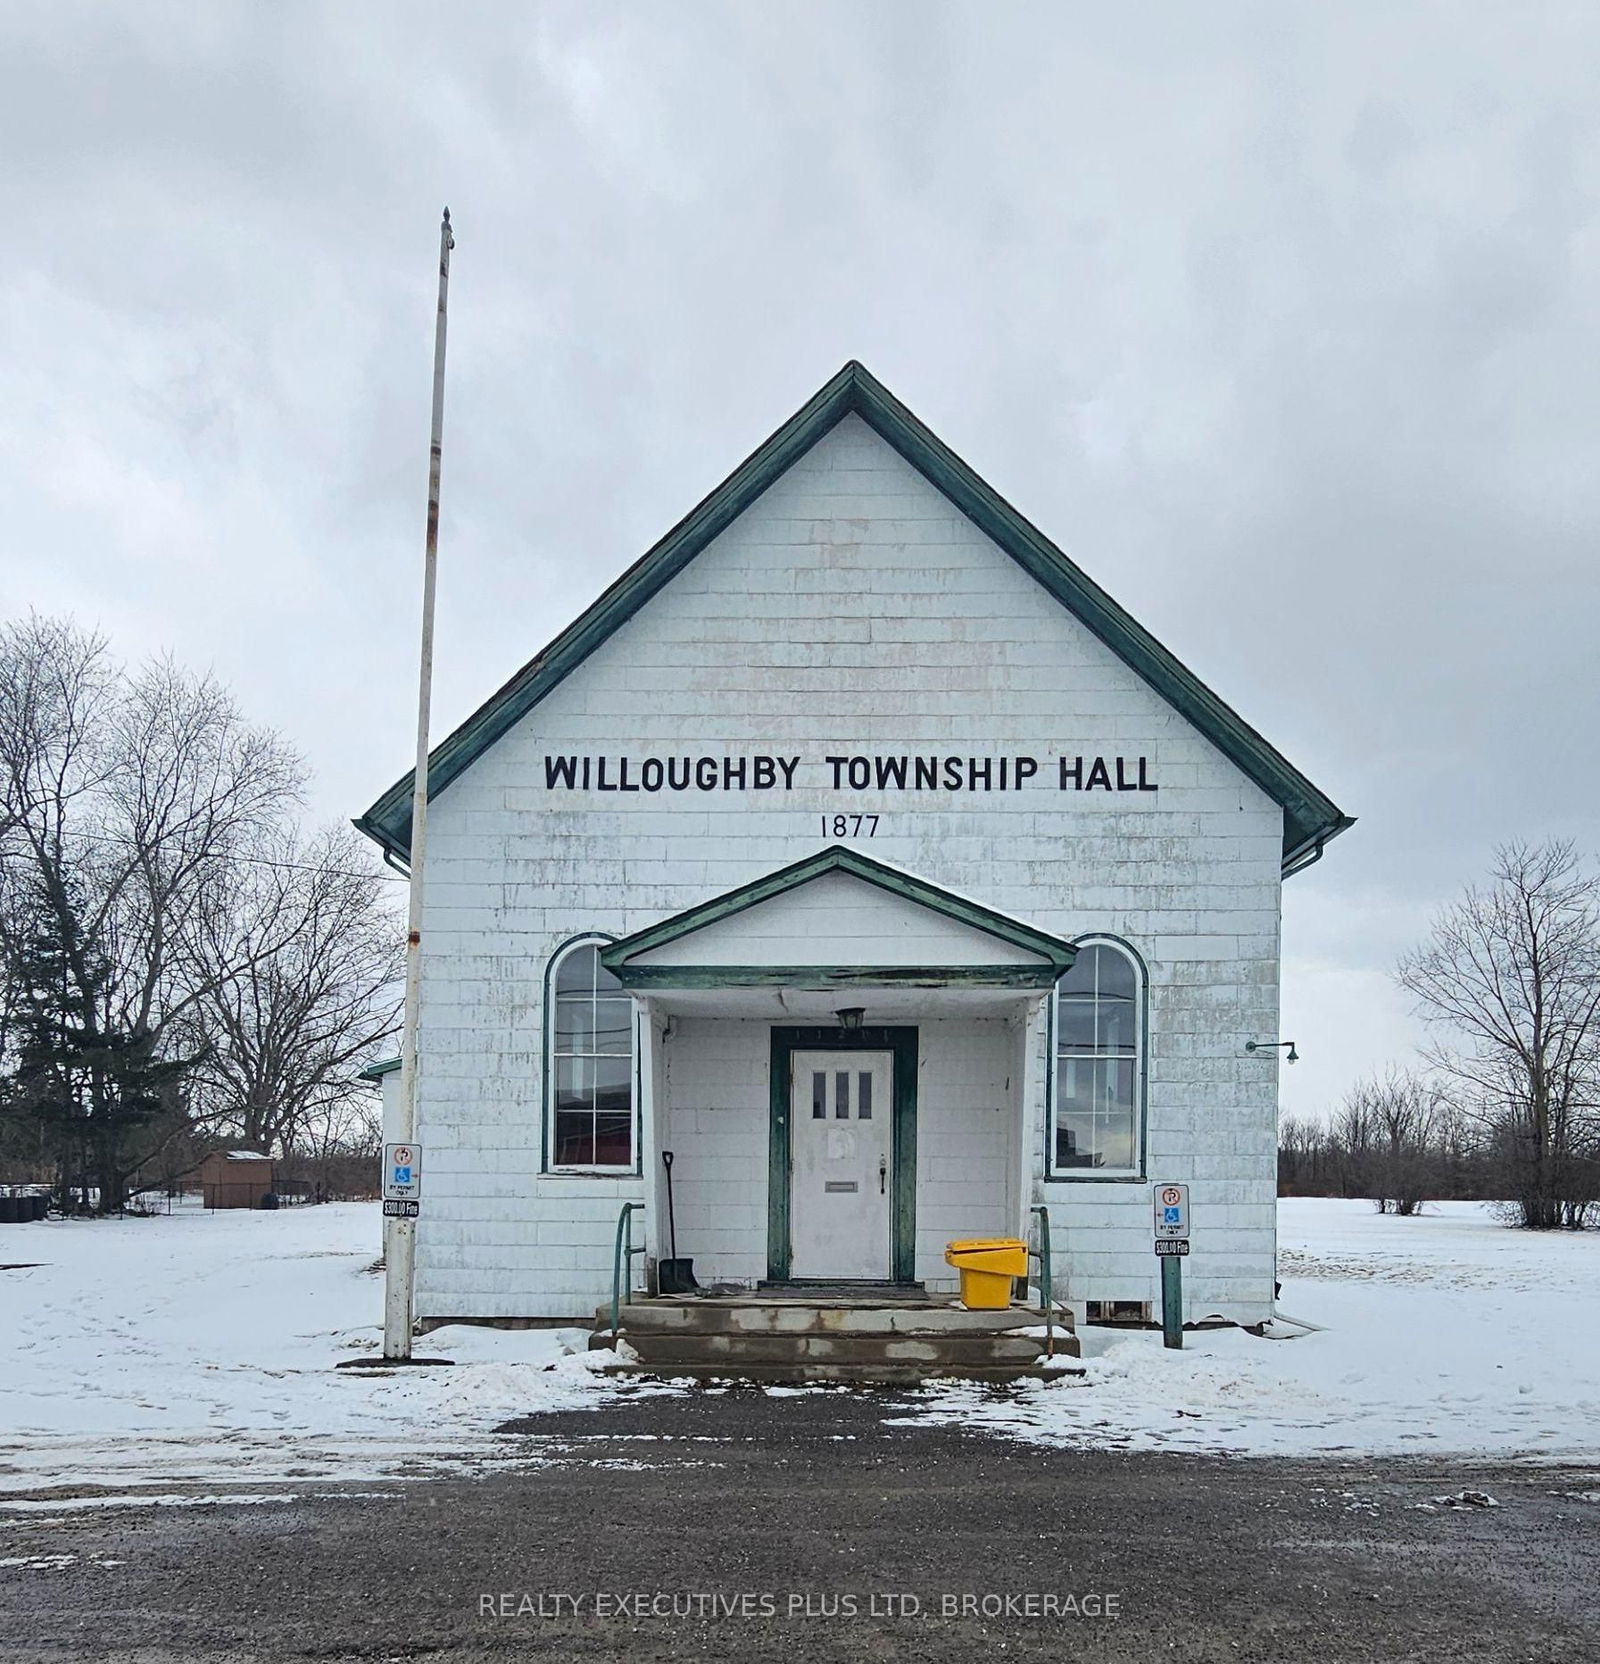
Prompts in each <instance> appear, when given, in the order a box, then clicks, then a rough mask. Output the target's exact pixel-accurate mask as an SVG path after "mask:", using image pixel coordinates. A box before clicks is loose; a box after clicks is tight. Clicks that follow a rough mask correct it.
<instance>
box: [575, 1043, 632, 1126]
mask: <svg viewBox="0 0 1600 1664" xmlns="http://www.w3.org/2000/svg"><path fill="white" fill-rule="evenodd" d="M583 1061H584V1064H585V1067H586V1068H587V1069H588V1070H589V1079H590V1080H591V1081H592V1082H593V1083H594V1085H593V1092H594V1107H595V1108H596V1109H597V1110H599V1111H600V1112H601V1113H602V1114H611V1115H628V1116H631V1115H632V1114H633V1059H632V1058H628V1057H595V1058H585V1059H584V1060H583Z"/></svg>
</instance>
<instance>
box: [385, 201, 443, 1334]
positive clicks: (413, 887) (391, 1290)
mask: <svg viewBox="0 0 1600 1664" xmlns="http://www.w3.org/2000/svg"><path fill="white" fill-rule="evenodd" d="M455 246H456V240H455V238H454V236H452V235H451V231H450V210H449V209H448V208H446V209H445V211H444V220H443V223H442V224H441V225H440V227H439V317H438V321H437V323H436V324H435V326H434V335H433V437H432V442H431V444H430V446H429V450H428V532H427V539H426V543H425V545H424V552H423V561H422V654H421V663H420V666H419V668H418V673H417V760H416V772H415V776H414V778H413V781H412V789H411V875H410V876H411V883H410V891H409V897H408V900H407V906H406V999H405V1012H404V1016H403V1019H402V1024H401V1029H400V1125H399V1129H398V1132H397V1138H396V1141H397V1142H400V1143H404V1144H415V1143H416V1141H417V1015H418V1012H419V1010H420V1008H421V1003H422V869H423V863H424V861H425V859H426V857H427V843H428V718H429V714H430V710H431V707H432V703H433V594H434V587H435V582H436V580H437V577H438V569H439V465H440V459H441V457H442V456H443V443H444V337H445V308H446V303H447V302H448V299H449V294H450V250H451V249H453V248H454V247H455ZM384 1224H385V1227H386V1229H385V1231H384V1267H385V1276H384V1290H383V1355H384V1357H385V1358H394V1359H406V1358H409V1357H410V1356H411V1327H412V1303H413V1302H412V1294H413V1284H414V1282H415V1275H416V1263H417V1222H416V1220H414V1219H387V1220H385V1221H384Z"/></svg>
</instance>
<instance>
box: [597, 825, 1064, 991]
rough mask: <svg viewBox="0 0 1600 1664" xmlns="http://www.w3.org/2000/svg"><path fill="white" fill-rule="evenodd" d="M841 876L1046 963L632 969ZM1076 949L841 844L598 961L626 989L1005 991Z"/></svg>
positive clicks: (655, 928)
mask: <svg viewBox="0 0 1600 1664" xmlns="http://www.w3.org/2000/svg"><path fill="white" fill-rule="evenodd" d="M835 872H842V873H847V874H849V876H850V877H852V878H859V879H861V880H862V881H863V882H864V883H867V884H872V885H876V886H877V888H878V889H880V890H886V891H888V892H889V894H890V895H894V896H899V897H900V898H901V899H902V900H905V901H909V902H912V903H914V904H915V905H916V906H918V907H926V908H927V909H928V910H929V911H930V912H934V913H940V914H942V915H943V916H944V917H945V918H947V919H953V920H955V921H956V922H957V923H958V924H964V925H967V926H969V927H970V928H971V929H973V930H980V931H982V932H983V933H984V934H985V935H986V936H992V937H994V938H995V940H996V941H1000V942H1007V943H1009V944H1010V945H1011V946H1012V947H1014V948H1021V949H1022V950H1023V952H1025V953H1034V954H1037V955H1038V956H1039V958H1040V960H1041V962H1042V963H1041V964H1039V965H1038V966H1032V965H972V966H947V967H942V968H941V967H939V966H917V967H911V966H905V965H900V966H893V967H889V966H882V967H880V966H868V967H857V968H853V969H844V968H840V967H837V966H827V965H792V966H775V967H774V966H767V967H755V966H737V965H712V966H704V967H701V966H685V965H672V966H667V965H635V964H634V963H633V961H634V960H635V959H637V958H638V957H639V956H640V955H641V954H645V953H649V952H650V951H651V950H652V949H654V948H659V947H665V946H666V945H667V943H669V942H677V941H681V940H682V939H683V938H684V937H685V936H692V935H693V934H694V933H695V932H696V931H697V930H704V929H705V928H706V926H707V925H712V924H716V923H718V922H719V921H721V920H723V919H727V918H732V917H733V915H734V914H736V913H743V912H745V911H746V910H747V909H748V908H751V907H757V906H759V905H760V904H761V903H762V902H764V901H770V900H771V899H772V898H773V897H774V896H781V895H786V894H787V893H788V892H789V891H790V890H795V889H798V888H799V887H800V886H801V885H803V884H809V883H811V882H812V880H813V879H817V878H821V877H823V876H824V875H825V874H827V873H835ZM1077 953H1078V950H1077V948H1076V947H1074V946H1073V944H1072V943H1071V942H1067V941H1063V940H1062V939H1061V938H1060V937H1059V936H1051V935H1050V934H1048V932H1046V931H1043V930H1037V929H1035V928H1034V926H1032V925H1030V924H1024V923H1023V922H1022V921H1021V920H1020V919H1013V918H1012V917H1010V915H1009V914H1006V913H997V912H995V910H994V909H993V908H992V907H985V906H983V904H982V903H981V902H976V901H969V900H967V898H966V897H965V896H958V895H954V894H952V893H951V892H950V891H949V890H941V889H940V888H939V886H938V885H937V884H930V883H929V882H928V881H927V879H925V878H918V877H917V876H916V874H915V873H909V872H903V871H902V870H901V869H900V868H899V867H890V866H886V865H885V864H884V863H883V862H882V861H874V860H873V859H872V857H871V856H869V855H863V854H861V853H860V851H859V850H854V849H850V848H848V847H847V846H846V845H844V844H833V845H831V846H830V847H829V848H827V849H823V850H818V851H817V853H816V854H815V855H808V856H807V857H806V858H805V859H804V860H803V861H796V862H794V863H793V864H792V865H790V866H787V867H780V868H778V870H777V871H776V872H769V873H767V874H766V875H765V876H764V877H762V878H757V879H755V880H753V881H752V882H751V883H749V884H742V885H740V886H739V887H738V888H737V889H734V890H726V891H724V892H723V893H722V894H721V895H719V896H713V897H712V898H711V899H710V900H709V901H702V902H700V903H698V904H697V905H696V906H694V907H690V908H687V909H685V911H683V912H682V913H675V914H674V915H673V916H672V917H671V918H670V919H663V920H661V922H660V923H659V924H653V925H649V926H647V927H646V928H645V929H643V930H639V931H635V932H634V934H633V935H632V936H624V937H622V939H621V940H620V941H616V942H612V943H611V944H610V945H609V946H607V947H604V948H602V949H601V950H600V963H601V964H602V965H604V966H605V968H606V969H607V970H608V971H610V972H611V973H612V974H613V975H614V976H616V977H617V978H618V980H619V981H621V982H622V983H623V985H624V986H625V987H630V988H632V987H639V988H645V987H663V986H668V985H671V986H674V987H685V988H686V987H698V986H705V987H722V986H743V985H746V984H749V983H775V984H779V985H785V986H803V985H814V986H818V987H839V986H862V985H865V984H867V983H884V982H888V983H907V984H910V985H914V986H922V985H926V984H930V983H937V984H943V983H947V982H948V983H952V984H954V983H960V982H968V983H971V982H981V983H985V984H995V983H998V984H1001V985H1004V986H1007V987H1013V986H1014V987H1035V986H1037V987H1044V988H1048V987H1050V986H1051V985H1052V984H1054V983H1055V982H1056V981H1057V979H1058V978H1060V977H1061V976H1062V975H1063V973H1064V972H1066V971H1067V970H1069V969H1070V968H1071V966H1072V961H1073V960H1074V959H1075V958H1076V957H1077Z"/></svg>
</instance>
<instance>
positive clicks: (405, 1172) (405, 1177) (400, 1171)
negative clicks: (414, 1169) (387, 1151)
mask: <svg viewBox="0 0 1600 1664" xmlns="http://www.w3.org/2000/svg"><path fill="white" fill-rule="evenodd" d="M394 1182H395V1183H396V1184H410V1183H411V1169H410V1168H409V1167H397V1168H395V1170H394Z"/></svg>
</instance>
